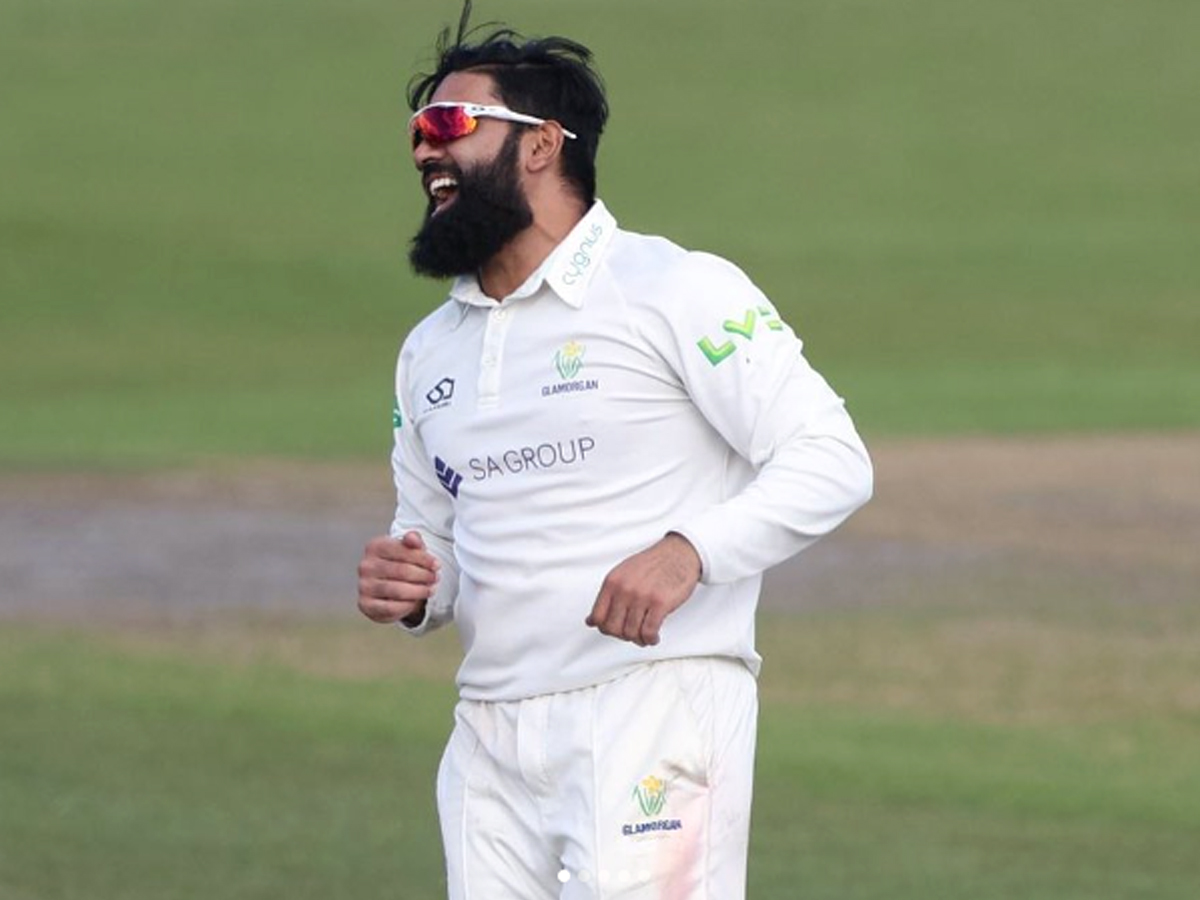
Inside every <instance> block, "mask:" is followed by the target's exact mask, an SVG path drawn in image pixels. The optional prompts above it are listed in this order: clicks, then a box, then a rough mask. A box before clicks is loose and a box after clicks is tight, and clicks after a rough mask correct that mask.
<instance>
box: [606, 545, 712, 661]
mask: <svg viewBox="0 0 1200 900" xmlns="http://www.w3.org/2000/svg"><path fill="white" fill-rule="evenodd" d="M700 568H701V565H700V556H699V554H697V553H696V549H695V548H694V547H693V546H692V545H691V542H689V541H688V539H687V538H685V537H684V536H683V535H681V534H675V533H674V532H672V533H670V534H668V535H667V536H666V537H664V538H663V539H662V540H661V541H659V542H658V543H657V544H655V545H654V546H653V547H650V548H648V549H646V550H643V551H642V552H641V553H635V554H634V555H633V556H631V557H629V558H628V559H627V560H625V561H624V562H623V563H621V564H620V565H618V566H617V567H616V568H615V569H613V570H612V571H611V572H609V573H608V576H607V577H606V578H605V579H604V584H602V585H601V586H600V594H599V595H598V596H597V597H596V603H595V605H594V606H593V607H592V612H591V615H589V616H588V617H587V624H588V625H590V626H591V627H593V628H598V629H599V630H600V632H601V633H602V634H607V635H608V636H610V637H615V638H620V639H621V640H624V641H632V642H633V643H635V644H637V645H638V646H639V647H648V646H652V645H654V644H657V643H658V632H659V629H660V628H661V627H662V623H663V620H664V619H666V617H667V616H669V615H670V614H671V613H673V612H675V610H677V609H679V607H681V606H683V604H684V602H686V600H687V599H688V597H690V596H692V591H693V590H695V588H696V584H697V583H698V582H699V581H700Z"/></svg>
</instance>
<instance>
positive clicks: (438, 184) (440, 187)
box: [429, 175, 458, 194]
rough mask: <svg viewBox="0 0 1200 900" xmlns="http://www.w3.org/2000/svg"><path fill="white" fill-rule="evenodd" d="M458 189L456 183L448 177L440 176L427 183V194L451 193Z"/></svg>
mask: <svg viewBox="0 0 1200 900" xmlns="http://www.w3.org/2000/svg"><path fill="white" fill-rule="evenodd" d="M456 187H458V182H457V181H456V180H455V179H453V178H451V177H450V176H449V175H441V176H439V177H437V178H435V179H433V180H432V181H431V182H429V193H430V194H438V193H441V192H442V191H451V190H454V188H456Z"/></svg>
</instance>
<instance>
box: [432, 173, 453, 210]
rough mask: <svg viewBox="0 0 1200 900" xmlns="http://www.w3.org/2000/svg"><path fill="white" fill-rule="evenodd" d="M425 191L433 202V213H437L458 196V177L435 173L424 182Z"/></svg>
mask: <svg viewBox="0 0 1200 900" xmlns="http://www.w3.org/2000/svg"><path fill="white" fill-rule="evenodd" d="M425 192H426V193H427V194H428V195H429V199H430V200H431V201H432V202H433V211H434V213H435V214H436V213H439V212H441V211H442V210H443V209H445V208H446V207H447V206H449V205H450V204H451V203H452V202H453V201H454V198H455V197H456V196H458V179H457V178H455V177H454V176H453V175H435V176H434V177H433V178H430V179H429V180H428V181H426V182H425Z"/></svg>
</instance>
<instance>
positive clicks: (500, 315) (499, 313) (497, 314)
mask: <svg viewBox="0 0 1200 900" xmlns="http://www.w3.org/2000/svg"><path fill="white" fill-rule="evenodd" d="M492 315H493V316H495V317H496V318H497V319H503V318H504V317H505V316H506V315H508V310H507V309H498V310H496V311H495V312H494V313H492Z"/></svg>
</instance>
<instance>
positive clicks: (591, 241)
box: [450, 200, 617, 309]
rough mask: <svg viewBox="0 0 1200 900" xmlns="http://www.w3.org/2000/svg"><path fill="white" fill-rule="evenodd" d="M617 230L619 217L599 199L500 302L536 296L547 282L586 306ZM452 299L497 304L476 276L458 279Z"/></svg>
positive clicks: (564, 296)
mask: <svg viewBox="0 0 1200 900" xmlns="http://www.w3.org/2000/svg"><path fill="white" fill-rule="evenodd" d="M616 230H617V220H616V219H614V218H613V215H612V213H610V212H609V211H608V207H606V206H605V205H604V203H603V202H602V201H600V200H597V201H596V202H595V203H593V204H592V208H591V209H589V210H588V211H587V213H586V214H585V215H584V217H583V218H582V219H580V220H579V221H578V222H577V223H575V227H574V228H572V229H571V231H570V232H569V233H568V234H567V236H566V237H565V238H563V240H562V242H561V243H560V244H559V245H558V246H557V247H555V248H554V249H553V250H551V251H550V255H549V256H547V257H546V258H545V259H544V260H542V264H541V265H540V266H538V267H537V269H535V270H534V272H533V274H532V275H530V276H529V277H528V278H527V279H525V283H524V284H522V285H521V286H520V287H519V288H517V289H516V290H515V291H513V292H512V293H511V294H509V295H508V296H507V297H504V298H503V299H502V300H501V301H500V302H501V303H502V304H503V303H508V302H511V301H513V300H521V299H523V298H525V297H529V296H532V295H533V294H535V293H537V291H538V290H539V289H540V288H541V287H542V285H543V283H544V284H545V285H546V286H547V287H549V288H550V290H551V291H553V292H554V293H555V294H556V295H557V296H558V297H559V299H561V300H562V301H563V302H564V303H566V304H567V305H568V306H570V307H572V308H574V309H579V308H580V307H582V306H583V299H584V296H585V295H586V294H587V289H588V286H589V285H590V284H591V283H592V277H593V276H594V275H595V273H596V269H597V268H599V263H600V260H601V259H602V257H603V256H604V252H605V250H607V249H608V244H609V241H611V240H612V236H613V234H615V233H616ZM450 298H451V299H452V300H457V301H458V302H459V303H463V304H466V305H469V306H486V307H494V306H496V305H497V304H496V301H495V300H494V299H492V298H491V297H489V296H487V294H485V293H484V292H483V290H482V289H481V288H480V287H479V279H478V278H477V277H476V276H474V275H460V276H458V277H457V278H455V279H454V283H453V284H452V285H451V286H450Z"/></svg>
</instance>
